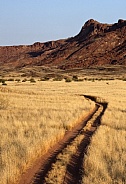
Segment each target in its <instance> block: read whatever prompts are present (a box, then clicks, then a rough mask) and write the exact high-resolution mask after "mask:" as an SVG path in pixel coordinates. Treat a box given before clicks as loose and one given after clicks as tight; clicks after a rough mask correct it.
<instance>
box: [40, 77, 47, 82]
mask: <svg viewBox="0 0 126 184" xmlns="http://www.w3.org/2000/svg"><path fill="white" fill-rule="evenodd" d="M48 80H49V77H47V76H45V77H43V78H41V79H40V81H48Z"/></svg>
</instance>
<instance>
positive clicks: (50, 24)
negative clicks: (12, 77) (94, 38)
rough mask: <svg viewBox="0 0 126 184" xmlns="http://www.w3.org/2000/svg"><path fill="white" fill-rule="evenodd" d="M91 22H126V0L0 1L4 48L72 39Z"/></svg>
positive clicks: (0, 23) (1, 35) (0, 36)
mask: <svg viewBox="0 0 126 184" xmlns="http://www.w3.org/2000/svg"><path fill="white" fill-rule="evenodd" d="M91 18H93V19H95V20H97V21H99V22H102V23H115V22H117V21H118V19H120V18H121V19H126V0H104V1H102V0H0V45H22V44H24V45H29V44H33V43H34V42H37V41H39V42H45V41H49V40H57V39H62V38H68V37H71V36H74V35H76V34H78V33H79V31H80V29H81V27H82V26H83V25H84V23H85V22H86V21H87V20H88V19H91Z"/></svg>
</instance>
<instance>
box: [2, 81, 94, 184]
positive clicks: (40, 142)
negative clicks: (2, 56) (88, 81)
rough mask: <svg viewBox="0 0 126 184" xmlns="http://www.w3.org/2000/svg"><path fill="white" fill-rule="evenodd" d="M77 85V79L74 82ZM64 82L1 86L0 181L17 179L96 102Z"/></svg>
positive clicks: (3, 182) (11, 181)
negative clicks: (88, 99)
mask: <svg viewBox="0 0 126 184" xmlns="http://www.w3.org/2000/svg"><path fill="white" fill-rule="evenodd" d="M73 86H74V83H73ZM75 89H76V85H75V86H74V87H72V85H71V84H66V83H65V82H49V81H48V82H37V83H36V84H30V83H29V82H26V83H16V82H8V86H1V87H0V178H1V179H0V183H1V184H7V183H8V184H13V183H16V181H17V179H19V176H20V174H21V173H23V172H24V171H25V170H26V169H27V168H28V167H29V166H30V165H31V164H32V163H33V162H34V160H35V159H37V158H38V157H39V156H40V155H42V154H44V153H45V152H46V151H47V150H48V149H49V148H50V147H51V146H52V145H53V144H54V143H56V142H57V141H58V140H59V139H60V138H61V137H63V135H64V133H65V131H66V130H67V129H70V128H72V127H73V126H74V125H75V124H76V123H77V122H78V121H79V119H80V117H81V116H84V115H85V114H86V113H87V111H89V109H90V108H91V107H92V106H93V105H94V103H91V102H90V103H89V102H87V101H86V100H84V98H83V97H82V96H79V95H78V93H77V94H76V92H77V90H75Z"/></svg>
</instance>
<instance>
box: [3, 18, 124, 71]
mask: <svg viewBox="0 0 126 184" xmlns="http://www.w3.org/2000/svg"><path fill="white" fill-rule="evenodd" d="M0 64H1V65H2V66H4V67H6V66H7V67H13V69H16V68H22V67H26V66H49V67H50V66H55V67H57V68H59V69H63V70H65V69H71V68H87V67H91V66H97V65H98V66H102V65H106V64H110V65H118V64H119V65H126V20H122V19H119V20H118V22H117V23H114V24H102V23H99V22H98V21H96V20H93V19H90V20H88V21H87V22H85V24H84V25H83V26H82V28H81V30H80V32H79V33H78V34H77V35H76V36H74V37H71V38H67V39H61V40H56V41H48V42H44V43H40V42H36V43H34V44H33V45H20V46H1V47H0Z"/></svg>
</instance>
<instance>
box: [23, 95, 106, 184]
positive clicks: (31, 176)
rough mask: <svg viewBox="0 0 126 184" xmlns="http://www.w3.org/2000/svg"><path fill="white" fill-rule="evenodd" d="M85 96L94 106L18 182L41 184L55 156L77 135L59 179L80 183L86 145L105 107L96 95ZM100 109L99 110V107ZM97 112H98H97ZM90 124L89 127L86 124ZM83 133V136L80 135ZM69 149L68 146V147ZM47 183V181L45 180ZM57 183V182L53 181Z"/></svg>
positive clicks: (66, 182)
mask: <svg viewBox="0 0 126 184" xmlns="http://www.w3.org/2000/svg"><path fill="white" fill-rule="evenodd" d="M83 96H84V97H85V98H87V99H89V100H92V101H94V102H95V108H94V109H92V110H91V111H90V113H89V114H88V115H87V116H86V117H85V118H84V120H83V121H82V122H81V123H80V124H78V125H77V126H75V127H74V128H73V129H72V130H71V131H68V132H67V133H66V134H65V136H64V138H63V139H62V140H60V141H59V142H58V143H57V144H56V145H54V146H53V147H52V148H51V149H50V150H49V151H48V153H46V154H45V155H44V156H42V157H41V158H40V159H38V160H37V161H36V162H35V163H34V165H33V166H32V167H31V168H30V169H28V170H27V172H26V173H25V174H24V175H23V176H22V177H21V180H20V182H19V184H43V183H46V182H45V178H48V177H49V171H51V170H52V165H53V164H54V165H55V164H56V161H57V156H58V155H59V154H60V153H62V154H63V150H64V149H65V148H67V147H68V146H69V145H72V144H75V143H74V140H76V139H77V137H79V136H81V137H79V139H80V138H81V139H80V140H81V141H80V142H79V145H78V143H77V145H78V146H77V148H76V150H75V153H74V154H72V156H71V158H70V159H69V163H68V164H67V165H66V172H65V173H64V175H65V176H64V178H63V180H62V181H61V183H63V184H75V183H76V184H80V183H81V176H82V174H83V172H84V170H83V169H82V162H83V159H84V153H86V150H87V147H88V145H89V144H90V139H91V136H92V135H93V133H94V132H95V130H96V129H97V127H98V126H99V125H100V120H101V117H102V115H103V114H104V111H105V109H106V108H107V103H106V102H105V103H98V102H97V99H96V98H97V97H93V96H88V95H83ZM100 108H102V110H101V111H100V112H99V109H100ZM97 113H98V114H97ZM94 116H96V117H95V120H93V123H92V124H90V120H91V119H92V118H93V117H94ZM89 124H90V128H89V127H88V125H89ZM86 125H87V127H86ZM82 135H83V136H82ZM68 149H69V148H68ZM47 183H48V182H47ZM51 183H52V182H51ZM54 183H58V184H59V182H54Z"/></svg>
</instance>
